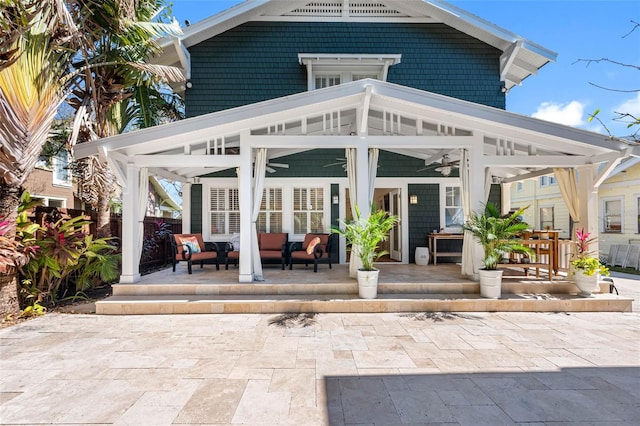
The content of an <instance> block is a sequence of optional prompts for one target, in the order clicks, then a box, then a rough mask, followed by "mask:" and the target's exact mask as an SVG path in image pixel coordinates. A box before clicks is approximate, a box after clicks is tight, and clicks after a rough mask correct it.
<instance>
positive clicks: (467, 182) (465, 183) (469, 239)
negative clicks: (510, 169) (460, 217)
mask: <svg viewBox="0 0 640 426" xmlns="http://www.w3.org/2000/svg"><path fill="white" fill-rule="evenodd" d="M461 151H462V152H461V157H460V186H461V190H462V210H463V212H464V221H465V222H466V221H467V220H468V219H469V217H470V216H471V213H472V211H471V210H472V209H471V194H470V192H469V191H470V189H471V188H470V187H471V176H470V172H469V151H468V150H466V149H463V150H461ZM485 192H487V191H486V186H485ZM474 251H475V250H474V241H473V234H471V232H470V231H464V237H463V240H462V271H461V272H462V275H468V276H472V275H473V273H474V266H475V265H474V259H475V256H474Z"/></svg>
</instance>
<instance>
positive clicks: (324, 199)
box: [289, 183, 331, 240]
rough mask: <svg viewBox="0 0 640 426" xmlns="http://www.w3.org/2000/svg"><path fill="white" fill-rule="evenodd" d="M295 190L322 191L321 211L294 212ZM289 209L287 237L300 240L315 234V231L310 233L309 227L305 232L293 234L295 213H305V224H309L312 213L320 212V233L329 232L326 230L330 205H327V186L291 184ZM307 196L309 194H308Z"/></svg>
mask: <svg viewBox="0 0 640 426" xmlns="http://www.w3.org/2000/svg"><path fill="white" fill-rule="evenodd" d="M296 189H306V190H307V191H309V190H311V189H322V210H320V209H317V208H315V209H308V210H294V201H295V190H296ZM290 193H291V205H290V206H291V208H290V209H289V210H290V211H291V227H290V229H291V231H290V232H289V235H290V236H291V237H292V238H293V239H294V240H295V239H302V238H304V236H305V234H307V233H310V232H317V231H312V230H311V229H310V228H309V226H307V229H306V230H305V232H304V233H298V234H296V233H295V229H296V228H295V216H296V213H307V216H308V217H309V220H307V224H310V223H311V220H310V217H311V214H313V213H317V212H320V211H321V212H322V228H323V229H322V232H323V233H327V232H329V228H328V226H327V225H328V224H329V222H330V221H331V204H330V203H329V198H331V187H330V186H327V185H321V184H313V183H310V184H307V185H303V184H297V183H296V184H292V185H291V190H290ZM308 194H309V192H308Z"/></svg>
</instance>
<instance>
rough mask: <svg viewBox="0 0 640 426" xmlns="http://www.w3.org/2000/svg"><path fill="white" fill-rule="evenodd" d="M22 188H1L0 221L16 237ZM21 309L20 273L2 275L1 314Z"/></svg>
mask: <svg viewBox="0 0 640 426" xmlns="http://www.w3.org/2000/svg"><path fill="white" fill-rule="evenodd" d="M21 193H22V188H20V187H19V186H18V187H12V186H7V185H4V184H3V185H1V186H0V219H2V220H6V221H8V222H9V223H10V225H9V229H8V232H7V234H8V235H15V232H16V219H17V217H18V205H19V204H20V194H21ZM19 309H20V291H19V287H18V273H17V272H14V273H12V274H0V313H10V312H15V311H18V310H19Z"/></svg>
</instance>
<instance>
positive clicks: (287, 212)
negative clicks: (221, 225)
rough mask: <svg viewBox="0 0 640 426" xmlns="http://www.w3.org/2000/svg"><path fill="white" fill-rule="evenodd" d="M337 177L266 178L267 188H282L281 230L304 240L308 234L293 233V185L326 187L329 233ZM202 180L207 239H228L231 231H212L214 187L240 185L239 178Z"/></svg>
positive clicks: (326, 228)
mask: <svg viewBox="0 0 640 426" xmlns="http://www.w3.org/2000/svg"><path fill="white" fill-rule="evenodd" d="M334 180H335V179H318V178H312V179H310V178H306V179H287V178H267V179H266V180H265V189H266V188H281V189H282V232H286V233H288V234H289V241H302V240H303V239H304V236H305V234H294V233H293V231H294V226H293V225H294V216H293V188H294V187H296V188H322V189H323V196H324V199H323V223H322V225H323V228H324V232H325V233H328V232H330V230H331V200H330V198H331V183H333V182H334ZM201 183H202V236H203V238H204V239H205V241H229V240H230V239H231V235H228V234H214V235H212V234H211V211H210V210H209V208H210V206H211V189H212V188H228V189H237V188H238V180H237V179H234V178H201Z"/></svg>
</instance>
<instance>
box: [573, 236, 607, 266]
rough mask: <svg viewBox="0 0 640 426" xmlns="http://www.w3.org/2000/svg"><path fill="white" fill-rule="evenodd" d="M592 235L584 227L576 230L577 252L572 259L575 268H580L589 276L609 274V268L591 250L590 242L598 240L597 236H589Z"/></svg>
mask: <svg viewBox="0 0 640 426" xmlns="http://www.w3.org/2000/svg"><path fill="white" fill-rule="evenodd" d="M590 235H591V233H589V232H585V230H584V228H582V229H581V230H576V238H577V241H576V242H575V243H576V250H577V253H576V254H575V256H574V259H573V260H572V261H571V265H573V268H574V269H575V270H580V271H582V273H583V274H584V275H587V276H593V275H595V274H600V275H604V276H607V275H609V268H607V267H606V266H605V265H603V264H602V263H600V260H599V259H598V257H597V256H593V254H592V253H591V252H590V251H589V244H591V243H592V242H594V241H595V240H596V239H595V238H589V236H590Z"/></svg>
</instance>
